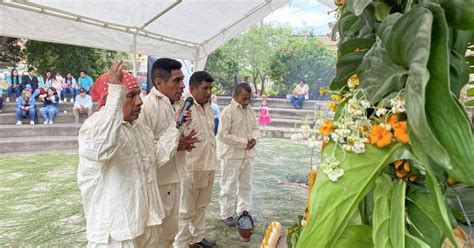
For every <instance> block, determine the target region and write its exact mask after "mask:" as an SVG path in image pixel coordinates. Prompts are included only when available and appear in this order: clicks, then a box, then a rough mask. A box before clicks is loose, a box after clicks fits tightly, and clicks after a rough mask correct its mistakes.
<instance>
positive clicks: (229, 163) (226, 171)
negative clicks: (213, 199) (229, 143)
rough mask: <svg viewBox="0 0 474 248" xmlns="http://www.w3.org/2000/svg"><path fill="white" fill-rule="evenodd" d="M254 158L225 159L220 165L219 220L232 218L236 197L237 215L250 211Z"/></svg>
mask: <svg viewBox="0 0 474 248" xmlns="http://www.w3.org/2000/svg"><path fill="white" fill-rule="evenodd" d="M254 160H255V159H254V158H246V159H226V160H223V161H222V163H221V173H222V179H221V192H220V195H219V204H220V206H221V218H222V219H223V220H224V219H226V218H228V217H232V216H233V214H234V210H235V198H236V196H237V211H236V213H237V215H240V214H242V212H243V211H247V212H250V211H252V175H253V164H254Z"/></svg>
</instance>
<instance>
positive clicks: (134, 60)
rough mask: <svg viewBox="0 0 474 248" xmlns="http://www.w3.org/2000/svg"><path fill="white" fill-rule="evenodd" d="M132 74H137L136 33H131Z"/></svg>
mask: <svg viewBox="0 0 474 248" xmlns="http://www.w3.org/2000/svg"><path fill="white" fill-rule="evenodd" d="M132 49H133V75H134V76H137V35H136V34H133V48H132Z"/></svg>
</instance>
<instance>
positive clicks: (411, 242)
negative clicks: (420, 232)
mask: <svg viewBox="0 0 474 248" xmlns="http://www.w3.org/2000/svg"><path fill="white" fill-rule="evenodd" d="M405 247H406V248H430V247H431V246H429V245H428V244H427V243H425V242H424V241H423V240H421V239H419V238H417V237H415V236H413V235H410V234H409V233H407V234H405Z"/></svg>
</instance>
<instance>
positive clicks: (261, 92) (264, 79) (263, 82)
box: [260, 75, 267, 96]
mask: <svg viewBox="0 0 474 248" xmlns="http://www.w3.org/2000/svg"><path fill="white" fill-rule="evenodd" d="M266 79H267V77H266V76H265V75H260V80H261V81H262V87H260V96H263V95H265V81H266Z"/></svg>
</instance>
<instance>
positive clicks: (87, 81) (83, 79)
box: [78, 70, 94, 95]
mask: <svg viewBox="0 0 474 248" xmlns="http://www.w3.org/2000/svg"><path fill="white" fill-rule="evenodd" d="M78 83H79V85H80V87H81V88H82V89H85V90H86V92H87V95H90V94H91V87H92V84H93V83H94V80H92V78H91V77H90V76H89V75H87V72H86V71H85V70H82V71H81V76H80V77H79V79H78Z"/></svg>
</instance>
